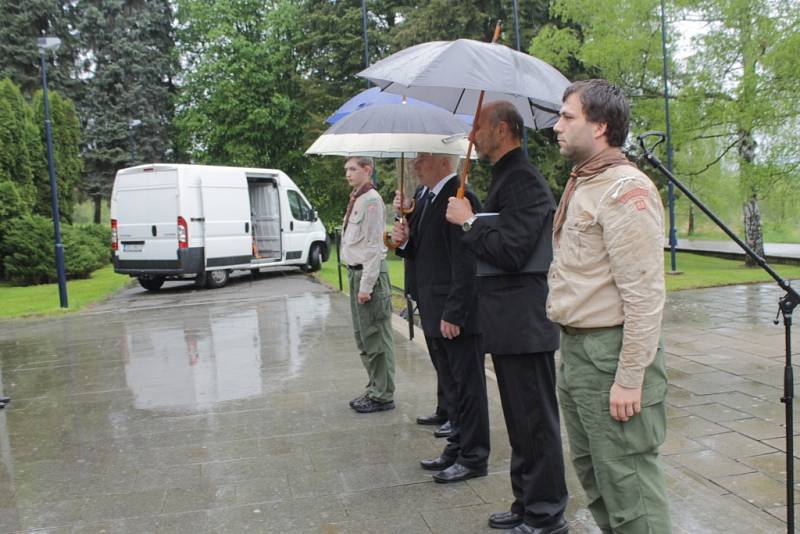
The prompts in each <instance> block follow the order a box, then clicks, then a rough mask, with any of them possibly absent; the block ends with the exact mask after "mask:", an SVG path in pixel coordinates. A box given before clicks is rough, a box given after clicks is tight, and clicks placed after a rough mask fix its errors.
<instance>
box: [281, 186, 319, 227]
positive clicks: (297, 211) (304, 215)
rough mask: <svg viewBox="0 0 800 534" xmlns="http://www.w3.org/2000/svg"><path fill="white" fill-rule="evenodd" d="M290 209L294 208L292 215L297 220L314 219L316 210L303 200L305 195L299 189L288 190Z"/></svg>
mask: <svg viewBox="0 0 800 534" xmlns="http://www.w3.org/2000/svg"><path fill="white" fill-rule="evenodd" d="M286 193H287V195H288V197H289V209H291V210H292V217H294V219H295V220H296V221H312V220H313V219H314V210H312V209H311V206H309V205H308V203H307V202H306V201H305V200H303V197H301V196H300V194H299V193H298V192H297V191H292V190H291V189H290V190H288V191H287V192H286Z"/></svg>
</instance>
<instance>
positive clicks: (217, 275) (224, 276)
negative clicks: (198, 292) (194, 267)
mask: <svg viewBox="0 0 800 534" xmlns="http://www.w3.org/2000/svg"><path fill="white" fill-rule="evenodd" d="M230 277H231V275H230V273H229V272H228V271H227V270H226V269H218V270H216V271H208V272H207V273H206V287H208V289H217V288H220V287H223V286H225V284H227V283H228V280H230Z"/></svg>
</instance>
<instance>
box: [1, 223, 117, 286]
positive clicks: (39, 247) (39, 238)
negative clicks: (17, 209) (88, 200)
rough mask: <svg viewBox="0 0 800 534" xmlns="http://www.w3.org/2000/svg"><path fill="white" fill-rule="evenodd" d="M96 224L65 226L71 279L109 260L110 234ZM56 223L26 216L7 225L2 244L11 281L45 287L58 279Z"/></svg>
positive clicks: (68, 270)
mask: <svg viewBox="0 0 800 534" xmlns="http://www.w3.org/2000/svg"><path fill="white" fill-rule="evenodd" d="M89 226H93V225H76V226H72V225H64V226H63V227H62V241H63V245H64V264H65V267H66V272H67V277H68V278H70V279H74V278H86V277H88V276H89V275H90V274H91V273H92V271H94V270H97V269H99V268H100V267H102V266H103V265H105V264H107V263H108V261H109V249H110V246H109V243H110V241H111V237H110V234H109V233H107V232H104V231H102V230H101V229H97V228H89ZM53 250H54V239H53V221H52V220H51V219H49V218H46V217H42V216H41V215H25V216H23V217H19V218H16V219H12V220H11V221H9V222H8V223H7V224H6V231H5V236H4V238H3V240H2V242H0V257H2V258H3V265H4V268H5V274H6V277H7V279H8V280H10V281H11V282H13V283H16V284H19V285H31V284H42V283H47V282H53V281H55V280H56V279H57V275H56V266H55V258H54V252H53Z"/></svg>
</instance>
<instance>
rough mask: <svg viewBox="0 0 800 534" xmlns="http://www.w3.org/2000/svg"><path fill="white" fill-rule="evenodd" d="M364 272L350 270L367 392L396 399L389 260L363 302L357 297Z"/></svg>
mask: <svg viewBox="0 0 800 534" xmlns="http://www.w3.org/2000/svg"><path fill="white" fill-rule="evenodd" d="M361 273H362V271H361V270H355V269H348V270H347V275H348V276H347V278H348V282H349V284H350V312H351V314H352V316H353V335H354V336H355V338H356V346H357V347H358V350H359V351H360V353H361V363H363V364H364V368H365V369H366V370H367V376H368V377H369V382H368V384H367V387H366V391H365V393H366V394H367V396H368V397H370V398H373V399H375V400H378V401H382V402H388V401H390V400H393V399H394V372H395V364H394V337H393V336H392V287H391V285H390V284H389V273H388V267H387V265H386V261H383V262H382V263H381V273H380V275H379V276H378V280H377V281H376V282H375V287H374V288H373V289H372V296H371V298H370V299H369V300H368V301H367V302H365V303H364V304H359V303H358V300H357V296H358V287H359V284H360V283H361Z"/></svg>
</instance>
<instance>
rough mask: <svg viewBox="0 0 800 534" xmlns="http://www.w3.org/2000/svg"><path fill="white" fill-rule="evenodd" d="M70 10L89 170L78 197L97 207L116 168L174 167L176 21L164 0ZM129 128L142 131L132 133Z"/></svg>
mask: <svg viewBox="0 0 800 534" xmlns="http://www.w3.org/2000/svg"><path fill="white" fill-rule="evenodd" d="M75 9H76V14H77V18H78V23H77V29H78V30H79V32H80V35H81V43H80V45H81V50H82V52H83V56H84V58H85V59H84V60H83V62H82V63H81V88H80V92H79V94H80V98H78V99H76V102H77V105H78V110H79V113H80V120H81V124H82V126H83V144H82V148H83V155H84V160H85V166H86V174H85V177H84V180H83V181H82V183H81V192H82V194H83V195H84V196H85V197H96V198H97V200H98V201H99V199H100V198H101V197H104V198H108V197H109V195H110V192H111V186H112V184H113V180H114V176H115V174H116V172H117V170H119V169H120V168H122V167H127V166H130V165H133V164H138V163H141V162H162V161H171V160H174V159H175V154H174V146H173V145H174V143H173V139H172V136H173V131H172V124H171V123H172V118H173V114H174V97H175V93H176V88H175V84H174V81H173V80H174V79H175V77H176V75H177V71H178V68H179V64H178V55H177V52H176V50H175V35H174V33H175V31H174V29H173V20H174V13H173V9H172V5H171V2H170V1H169V0H140V1H137V2H120V1H118V0H82V1H81V2H77V3H76V8H75ZM254 68H256V67H254ZM232 103H233V102H232ZM132 120H139V121H141V124H140V125H139V126H135V127H131V126H130V121H132ZM134 146H135V152H136V157H135V158H133V157H132V155H131V152H132V151H133V149H134ZM134 159H135V161H134ZM96 222H99V221H96Z"/></svg>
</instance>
